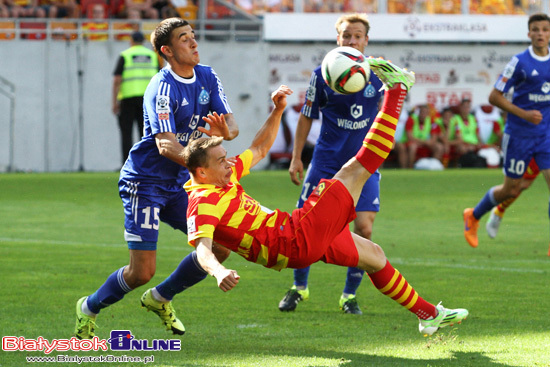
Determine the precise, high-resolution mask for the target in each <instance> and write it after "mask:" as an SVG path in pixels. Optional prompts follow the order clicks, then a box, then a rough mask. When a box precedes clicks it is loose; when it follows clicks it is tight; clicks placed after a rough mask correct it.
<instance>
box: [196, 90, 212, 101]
mask: <svg viewBox="0 0 550 367" xmlns="http://www.w3.org/2000/svg"><path fill="white" fill-rule="evenodd" d="M199 103H200V104H208V103H210V94H208V92H207V91H206V90H204V89H203V90H201V93H200V94H199Z"/></svg>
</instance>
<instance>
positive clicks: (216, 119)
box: [197, 112, 230, 140]
mask: <svg viewBox="0 0 550 367" xmlns="http://www.w3.org/2000/svg"><path fill="white" fill-rule="evenodd" d="M202 119H203V120H204V121H205V122H206V123H207V124H208V125H210V130H207V129H206V128H204V127H202V126H199V127H198V128H197V130H199V131H200V132H202V133H205V134H206V135H208V136H214V135H215V136H221V137H223V138H224V139H225V140H227V139H228V138H229V137H230V136H229V127H228V126H227V122H226V121H225V117H224V116H223V115H218V113H217V112H214V113H211V114H208V116H205V117H203V118H202Z"/></svg>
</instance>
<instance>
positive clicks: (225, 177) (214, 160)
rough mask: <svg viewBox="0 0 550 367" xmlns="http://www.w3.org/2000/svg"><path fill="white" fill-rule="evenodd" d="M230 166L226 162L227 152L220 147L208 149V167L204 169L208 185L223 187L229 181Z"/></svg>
mask: <svg viewBox="0 0 550 367" xmlns="http://www.w3.org/2000/svg"><path fill="white" fill-rule="evenodd" d="M231 167H232V164H231V163H229V161H228V160H227V152H226V151H225V148H224V147H223V146H221V145H218V146H215V147H212V148H209V149H208V167H207V168H206V169H205V171H206V175H207V179H206V181H207V182H208V183H209V184H212V185H216V186H218V187H225V185H227V184H228V183H229V182H230V180H231V174H232V172H233V171H231Z"/></svg>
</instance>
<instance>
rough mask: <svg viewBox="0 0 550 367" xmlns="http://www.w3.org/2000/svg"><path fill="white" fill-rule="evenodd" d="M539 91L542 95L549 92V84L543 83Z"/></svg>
mask: <svg viewBox="0 0 550 367" xmlns="http://www.w3.org/2000/svg"><path fill="white" fill-rule="evenodd" d="M540 90H541V91H542V93H548V92H550V83H549V82H546V83H544V84H543V85H542V87H541V88H540Z"/></svg>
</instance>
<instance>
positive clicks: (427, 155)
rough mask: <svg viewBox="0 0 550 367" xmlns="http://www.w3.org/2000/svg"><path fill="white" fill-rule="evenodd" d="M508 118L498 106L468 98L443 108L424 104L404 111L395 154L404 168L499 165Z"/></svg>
mask: <svg viewBox="0 0 550 367" xmlns="http://www.w3.org/2000/svg"><path fill="white" fill-rule="evenodd" d="M505 120H506V116H505V115H504V113H503V112H501V111H500V110H498V109H497V108H495V107H493V106H491V105H478V106H476V107H475V108H472V101H471V100H469V99H463V100H462V101H461V102H460V104H458V105H456V106H449V107H446V108H444V109H442V110H441V111H439V110H437V109H436V108H434V106H432V105H430V104H421V105H418V106H415V107H414V108H412V109H411V110H409V111H403V113H402V115H401V118H400V119H399V123H398V131H399V133H398V134H396V139H395V146H394V150H393V155H394V158H395V160H396V161H397V165H398V166H399V167H401V168H426V169H430V168H433V169H442V168H445V167H498V166H500V163H501V159H500V158H501V141H502V135H503V132H504V123H505ZM423 165H432V167H429V166H425V167H424V166H423Z"/></svg>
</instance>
